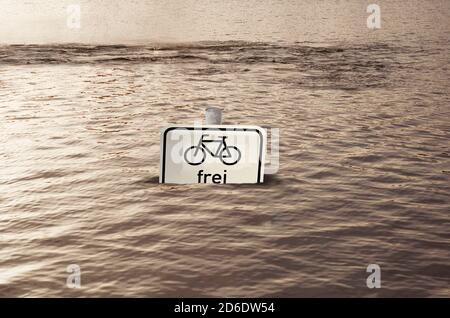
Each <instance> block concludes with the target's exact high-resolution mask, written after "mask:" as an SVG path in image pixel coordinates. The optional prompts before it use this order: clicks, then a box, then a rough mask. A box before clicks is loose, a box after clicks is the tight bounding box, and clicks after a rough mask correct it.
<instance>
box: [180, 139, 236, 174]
mask: <svg viewBox="0 0 450 318" xmlns="http://www.w3.org/2000/svg"><path fill="white" fill-rule="evenodd" d="M207 136H208V135H202V137H201V138H200V140H199V142H198V144H197V145H195V146H191V147H189V148H187V149H186V151H185V152H184V160H185V161H186V162H187V163H188V164H190V165H192V166H197V165H199V164H202V163H203V162H204V161H205V160H206V153H207V152H208V153H209V154H210V155H211V156H212V157H214V158H219V159H220V161H221V162H222V163H223V164H225V165H227V166H232V165H235V164H236V163H238V161H239V160H241V151H240V150H239V148H238V147H236V146H228V145H227V143H226V141H225V139H227V136H219V139H215V140H214V139H206V137H207ZM213 142H215V143H218V144H219V146H218V147H217V149H216V150H215V151H214V149H210V148H209V147H208V145H207V144H208V143H213Z"/></svg>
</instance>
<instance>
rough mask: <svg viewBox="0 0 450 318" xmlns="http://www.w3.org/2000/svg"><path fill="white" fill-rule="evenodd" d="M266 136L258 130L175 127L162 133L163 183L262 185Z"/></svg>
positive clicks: (226, 127)
mask: <svg viewBox="0 0 450 318" xmlns="http://www.w3.org/2000/svg"><path fill="white" fill-rule="evenodd" d="M266 142H267V141H266V132H265V130H264V129H262V128H260V127H257V126H226V125H210V126H191V127H188V126H173V127H167V128H165V129H163V130H162V131H161V166H160V176H159V182H160V183H261V182H263V180H264V158H265V152H266Z"/></svg>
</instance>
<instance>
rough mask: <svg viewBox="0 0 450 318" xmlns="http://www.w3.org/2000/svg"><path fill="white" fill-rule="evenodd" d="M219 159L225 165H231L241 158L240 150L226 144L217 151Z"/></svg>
mask: <svg viewBox="0 0 450 318" xmlns="http://www.w3.org/2000/svg"><path fill="white" fill-rule="evenodd" d="M219 158H220V161H222V163H223V164H225V165H227V166H232V165H235V164H236V163H238V161H239V160H241V151H240V150H239V149H238V147H235V146H228V147H226V148H223V149H222V150H221V151H220V153H219Z"/></svg>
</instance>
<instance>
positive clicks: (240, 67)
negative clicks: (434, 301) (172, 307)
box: [0, 0, 450, 297]
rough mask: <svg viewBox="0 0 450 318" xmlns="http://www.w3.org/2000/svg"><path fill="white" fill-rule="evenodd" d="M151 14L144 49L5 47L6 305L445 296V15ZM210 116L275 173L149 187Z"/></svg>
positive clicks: (442, 6)
mask: <svg viewBox="0 0 450 318" xmlns="http://www.w3.org/2000/svg"><path fill="white" fill-rule="evenodd" d="M133 3H134V2H133ZM155 3H156V2H155V1H148V2H147V3H146V5H144V6H143V7H140V8H141V12H149V14H150V12H152V13H151V14H152V16H154V17H155V19H160V20H158V21H160V22H161V23H163V21H166V22H165V23H166V24H167V25H170V26H172V28H161V31H154V30H155V29H154V28H153V29H150V27H149V30H147V29H146V28H145V27H144V21H143V20H142V19H141V20H139V19H140V18H142V17H145V14H143V13H141V16H139V17H137V18H136V19H137V20H136V21H137V22H136V23H135V24H132V23H131V22H129V21H128V22H126V23H125V22H123V21H122V22H120V21H119V22H120V23H124V25H135V27H134V28H135V29H130V32H131V31H133V32H137V31H139V34H140V35H141V36H140V37H136V41H135V43H125V42H126V41H123V42H124V43H123V44H120V42H122V41H121V38H120V37H119V38H116V39H113V36H112V35H111V42H114V45H106V44H105V43H103V44H102V45H100V44H99V43H94V42H102V41H100V39H97V38H94V39H93V40H92V43H89V41H84V40H85V38H84V36H83V35H80V39H81V40H83V42H85V43H81V44H69V43H65V44H64V43H60V44H48V43H47V44H45V43H40V44H32V43H31V42H30V43H25V44H20V45H8V44H4V45H1V46H0V160H1V161H0V162H1V165H0V296H58V297H69V296H100V297H105V296H139V297H140V296H150V297H160V296H173V297H177V296H194V297H195V296H248V297H260V296H287V297H303V296H312V297H316V296H351V297H353V296H367V297H372V296H389V297H390V296H393V297H397V296H411V297H417V296H440V297H444V296H447V297H448V296H450V287H449V284H450V248H449V247H450V234H449V227H450V217H449V211H450V199H449V195H450V182H449V181H450V149H449V148H450V142H449V138H450V87H449V86H450V69H449V62H450V39H449V34H450V33H449V32H450V2H448V1H439V0H430V1H418V0H417V1H416V0H414V1H408V2H406V1H403V2H401V3H400V1H398V2H395V3H392V1H379V2H378V3H379V4H380V7H381V10H382V27H381V29H379V30H375V31H374V30H369V29H368V28H367V26H366V18H367V16H368V13H366V6H367V4H368V3H369V2H367V3H366V2H365V1H357V0H354V1H353V0H351V1H350V0H348V1H312V0H311V1H288V0H284V1H267V2H264V3H262V2H259V1H258V2H255V1H235V2H228V1H227V2H226V3H223V2H220V1H203V2H200V4H198V3H197V5H196V4H195V3H196V2H195V3H194V2H193V1H169V3H170V5H169V4H168V5H167V6H166V7H161V5H160V6H158V7H157V8H156V7H154V9H155V10H153V11H151V10H150V9H151V8H152V5H153V6H156V4H155ZM123 5H125V2H123V4H122V6H123ZM133 5H135V4H130V6H131V9H132V8H133ZM171 5H172V6H173V7H171ZM180 7H181V8H182V9H183V10H181V9H180ZM131 9H130V10H131ZM111 10H112V9H111ZM174 12H176V13H177V14H176V16H174ZM177 19H178V20H179V23H177ZM167 21H171V22H170V23H169V22H167ZM119 22H118V23H119ZM86 23H89V22H86ZM149 23H153V24H155V23H156V22H155V21H153V22H149ZM88 26H89V24H88ZM48 27H49V26H48V24H46V26H45V28H46V30H47V29H48ZM130 28H132V27H130ZM145 30H147V31H146V32H147V33H146V32H144V31H145ZM95 36H96V35H95V34H94V35H91V37H95ZM146 38H149V39H150V38H152V39H156V38H158V39H159V40H157V41H156V40H155V41H150V40H148V41H146V40H145V39H146ZM108 39H109V37H106V40H108ZM161 39H166V41H161ZM0 42H1V39H0ZM14 42H17V41H14ZM38 42H39V41H38ZM103 42H108V41H103ZM206 106H219V107H222V108H223V110H224V123H227V124H245V125H261V126H265V127H266V126H267V127H273V128H279V129H280V137H281V140H280V170H279V172H278V173H277V174H276V175H271V176H266V178H265V182H264V183H263V184H261V185H219V186H218V185H160V184H158V175H159V130H160V129H161V128H162V127H164V126H166V125H168V124H171V123H172V124H175V123H176V124H193V123H194V122H195V121H197V120H200V119H201V118H202V117H203V111H204V108H205V107H206ZM69 264H77V265H79V266H80V268H81V272H82V274H81V285H82V286H81V288H80V289H69V288H67V287H66V278H67V276H68V275H69V273H67V272H66V269H67V266H68V265H69ZM369 264H378V265H380V267H381V279H382V288H380V289H369V288H367V286H366V277H367V276H368V275H369V274H368V273H366V267H367V266H368V265H369Z"/></svg>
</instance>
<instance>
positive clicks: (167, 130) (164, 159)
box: [161, 127, 264, 183]
mask: <svg viewBox="0 0 450 318" xmlns="http://www.w3.org/2000/svg"><path fill="white" fill-rule="evenodd" d="M176 129H186V130H218V131H230V130H231V131H250V132H251V131H254V132H256V133H258V135H259V162H258V182H257V183H262V181H261V166H262V155H263V139H264V137H263V135H262V133H261V131H259V129H256V128H226V127H224V128H214V127H213V128H208V127H170V128H167V129H166V130H165V131H164V135H163V158H162V172H161V174H162V176H161V183H166V180H165V179H166V137H167V133H168V132H170V131H172V130H176Z"/></svg>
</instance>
